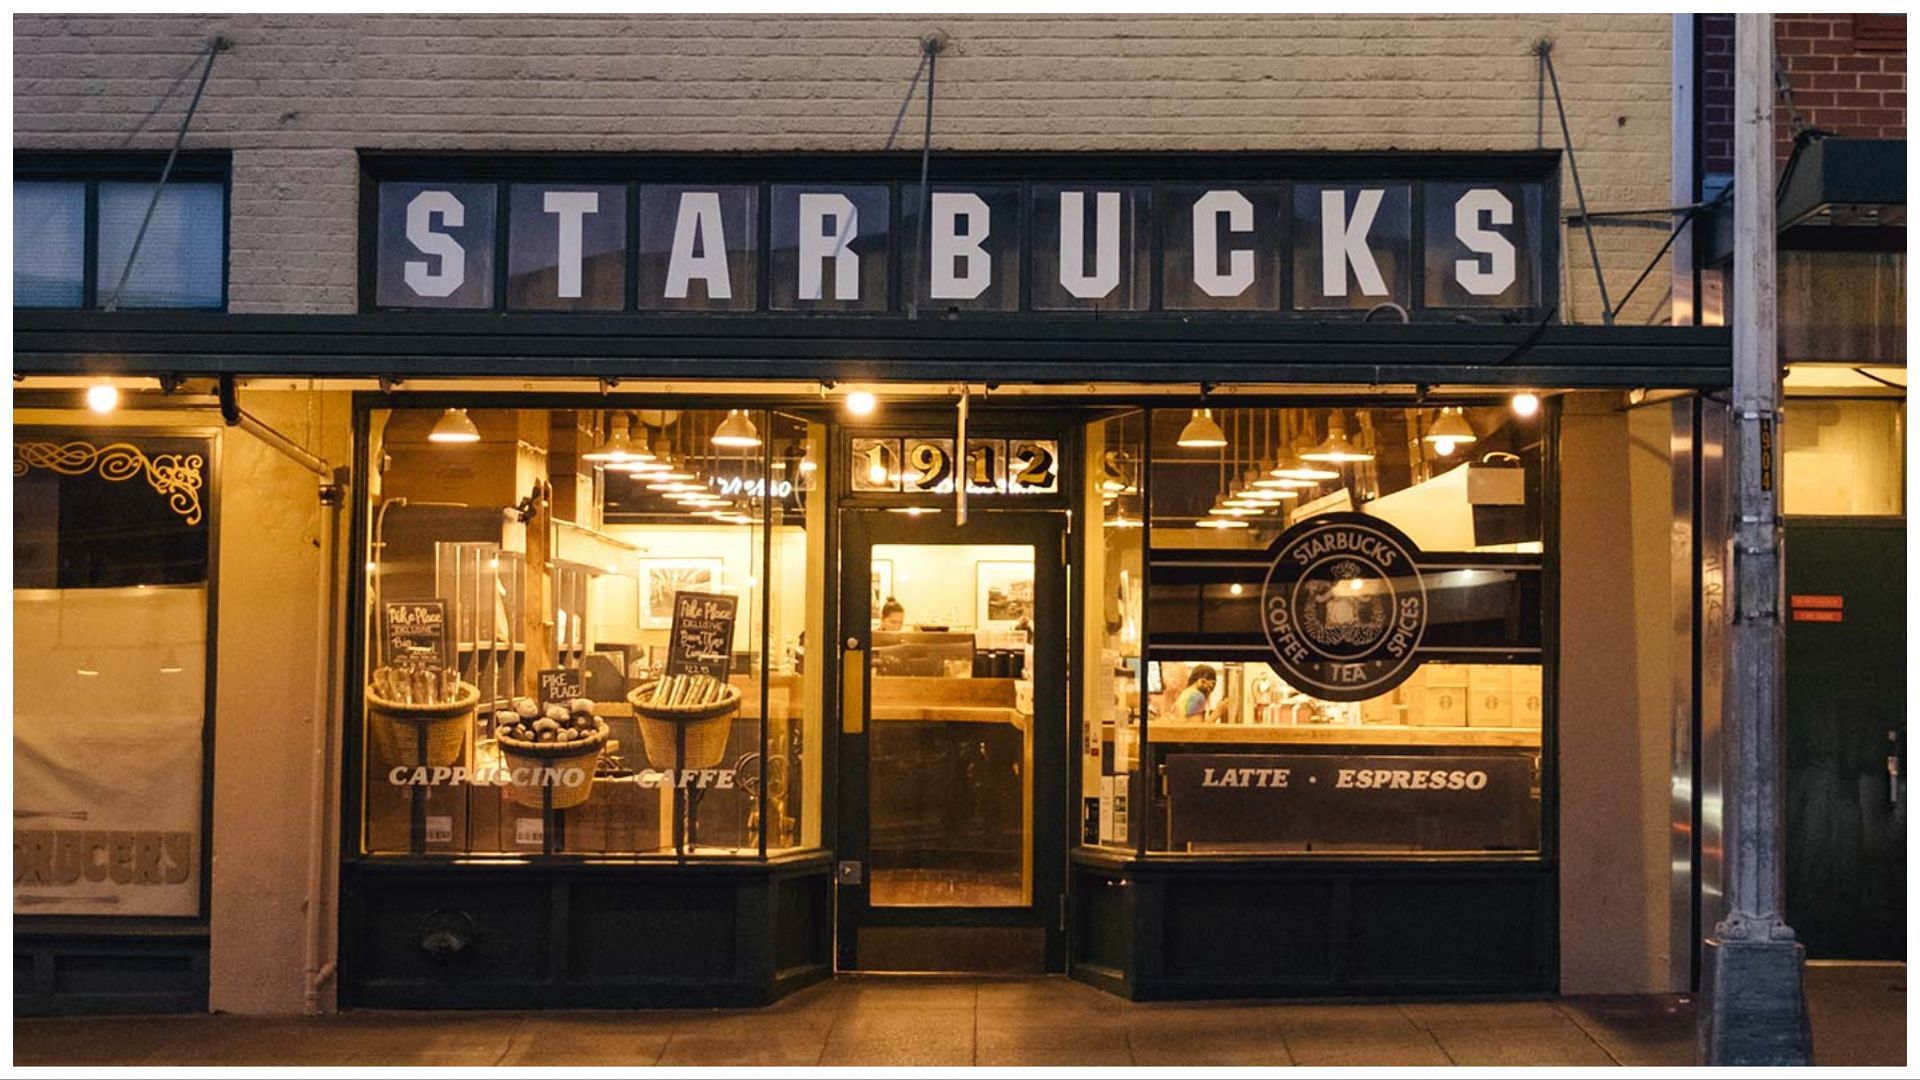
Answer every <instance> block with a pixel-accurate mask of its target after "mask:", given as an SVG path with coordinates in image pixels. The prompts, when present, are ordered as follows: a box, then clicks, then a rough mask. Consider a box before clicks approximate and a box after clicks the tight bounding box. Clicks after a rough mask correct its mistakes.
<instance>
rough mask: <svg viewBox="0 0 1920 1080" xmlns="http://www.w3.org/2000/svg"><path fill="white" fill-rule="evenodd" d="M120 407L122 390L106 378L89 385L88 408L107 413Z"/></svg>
mask: <svg viewBox="0 0 1920 1080" xmlns="http://www.w3.org/2000/svg"><path fill="white" fill-rule="evenodd" d="M119 407H120V391H119V390H118V389H117V388H115V387H114V385H113V384H112V383H110V382H108V381H106V380H105V379H102V380H100V381H99V382H97V383H94V384H93V385H92V386H89V387H87V408H89V409H92V410H93V411H94V412H97V413H101V414H106V413H110V412H112V411H113V410H115V409H117V408H119Z"/></svg>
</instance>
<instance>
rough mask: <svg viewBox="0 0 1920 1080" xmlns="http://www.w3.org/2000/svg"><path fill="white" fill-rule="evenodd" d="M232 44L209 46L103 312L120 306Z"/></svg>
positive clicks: (218, 40) (223, 42)
mask: <svg viewBox="0 0 1920 1080" xmlns="http://www.w3.org/2000/svg"><path fill="white" fill-rule="evenodd" d="M229 47H230V43H229V42H228V41H227V39H226V38H224V37H216V38H214V39H213V41H212V43H211V44H209V45H208V46H207V63H206V66H205V67H203V68H201V69H200V85H199V86H196V87H194V90H193V100H192V101H191V102H189V103H188V105H187V115H185V116H183V117H181V118H180V131H179V133H178V134H176V135H175V136H174V137H173V149H172V150H171V151H169V152H168V153H167V163H166V165H164V166H163V167H162V168H161V169H160V182H159V183H157V184H155V185H153V196H152V197H151V198H149V199H148V200H147V212H146V214H145V215H143V216H142V217H141V218H140V231H138V232H136V233H134V234H133V249H132V250H131V251H128V252H127V265H125V266H123V267H121V268H120V281H119V283H118V284H116V285H115V286H114V287H113V293H112V294H111V295H110V296H108V297H107V302H106V303H104V304H102V305H101V306H100V309H101V310H102V311H117V310H119V307H120V293H121V292H122V291H123V290H125V289H126V287H127V278H128V277H129V276H131V275H132V273H133V264H134V260H136V259H138V258H139V257H140V245H141V244H142V243H143V242H144V241H145V240H146V238H147V226H148V225H151V224H152V223H153V211H154V208H155V207H157V206H159V205H160V192H161V191H163V190H165V189H166V186H167V180H168V179H170V178H171V177H172V176H173V163H174V162H175V161H176V160H178V159H179V157H180V147H181V145H182V144H183V143H185V142H186V141H187V129H188V128H189V127H192V126H193V115H194V113H196V112H198V111H199V109H200V96H201V95H202V94H204V93H206V90H207V79H208V78H209V77H211V76H212V75H213V58H214V57H216V56H218V55H220V54H221V53H223V52H225V51H226V50H227V49H228V48H229Z"/></svg>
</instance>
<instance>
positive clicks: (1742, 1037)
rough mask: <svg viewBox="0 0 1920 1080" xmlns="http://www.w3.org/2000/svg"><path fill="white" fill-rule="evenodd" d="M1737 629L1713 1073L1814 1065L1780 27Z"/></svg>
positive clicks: (1763, 165)
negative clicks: (1801, 897) (1785, 615)
mask: <svg viewBox="0 0 1920 1080" xmlns="http://www.w3.org/2000/svg"><path fill="white" fill-rule="evenodd" d="M1733 85H1734V105H1733V113H1734V136H1733V160H1734V165H1733V168H1734V191H1735V197H1734V204H1733V220H1734V249H1733V417H1732V419H1733V429H1734V430H1733V439H1732V440H1731V446H1730V447H1729V450H1730V452H1731V453H1730V457H1731V459H1732V460H1731V465H1732V468H1733V477H1732V479H1733V484H1732V487H1733V503H1734V515H1735V516H1734V521H1733V529H1732V533H1733V568H1734V574H1733V578H1734V580H1733V588H1734V596H1733V605H1732V614H1733V626H1732V627H1731V633H1730V634H1729V641H1730V649H1729V651H1730V654H1731V655H1730V657H1729V663H1730V670H1729V672H1728V678H1727V695H1726V697H1727V706H1728V708H1727V713H1726V717H1725V737H1724V739H1723V746H1724V753H1725V755H1726V758H1725V763H1724V769H1725V771H1724V776H1725V777H1726V797H1725V800H1724V802H1723V809H1722V814H1723V815H1724V821H1723V826H1722V835H1723V836H1724V837H1725V842H1726V851H1725V856H1724V858H1725V866H1726V874H1725V890H1726V892H1725V911H1726V916H1725V917H1724V918H1722V919H1721V920H1720V921H1719V922H1718V923H1717V924H1715V926H1714V927H1713V931H1712V934H1711V936H1709V937H1708V938H1707V942H1706V956H1705V964H1704V965H1703V971H1702V977H1701V981H1702V987H1701V989H1702V991H1703V1000H1702V1001H1701V1004H1700V1013H1699V1052H1700V1062H1701V1064H1704V1065H1806V1064H1808V1063H1809V1062H1810V1061H1811V1059H1812V1038H1811V1035H1810V1033H1809V1031H1808V1027H1807V1008H1806V999H1805V996H1804V995H1803V994H1802V991H1801V983H1800V973H1801V962H1802V960H1803V959H1804V953H1805V950H1804V949H1803V948H1802V946H1801V945H1800V943H1799V942H1797V941H1795V940H1794V937H1793V931H1792V929H1790V928H1789V927H1788V926H1787V923H1786V919H1785V917H1784V912H1783V911H1782V908H1783V907H1784V904H1783V902H1782V901H1783V894H1784V891H1785V890H1784V888H1783V885H1782V880H1783V879H1782V876H1781V862H1782V858H1781V857H1782V854H1783V850H1784V846H1785V836H1786V833H1785V829H1784V828H1783V827H1782V824H1783V823H1782V817H1783V814H1782V807H1783V805H1784V801H1785V800H1784V798H1783V794H1784V788H1785V770H1784V769H1783V767H1782V765H1783V762H1782V754H1781V743H1782V731H1781V723H1780V701H1781V693H1780V682H1781V679H1780V675H1781V658H1782V654H1783V651H1784V646H1785V640H1786V639H1785V634H1784V633H1783V630H1782V625H1781V621H1780V619H1781V615H1780V606H1781V605H1780V585H1781V573H1780V549H1781V533H1780V517H1779V510H1780V490H1779V489H1780V485H1779V476H1780V471H1779V454H1778V442H1779V425H1780V365H1779V362H1778V358H1777V355H1776V352H1777V325H1778V324H1777V318H1776V317H1777V311H1776V297H1775V292H1776V281H1775V276H1774V274H1775V271H1774V241H1775V232H1774V175H1775V170H1774V151H1773V16H1771V15H1740V16H1738V17H1737V22H1736V23H1735V30H1734V74H1733Z"/></svg>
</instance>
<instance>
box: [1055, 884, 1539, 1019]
mask: <svg viewBox="0 0 1920 1080" xmlns="http://www.w3.org/2000/svg"><path fill="white" fill-rule="evenodd" d="M1557 903H1558V892H1557V887H1556V877H1555V874H1554V871H1553V869H1552V868H1551V867H1550V866H1548V865H1546V864H1544V863H1541V862H1537V861H1536V862H1520V861H1514V862H1496V861H1485V862H1479V861H1476V862H1471V863H1468V862H1461V861H1444V860H1429V861H1421V862H1374V863H1365V862H1340V863H1332V862H1319V863H1315V862H1307V861H1283V860H1271V859H1269V860H1259V859H1247V860H1214V859H1208V860H1200V859H1191V860H1189V859H1178V858H1166V859H1140V860H1135V859H1122V858H1112V857H1105V856H1088V855H1085V854H1083V855H1080V856H1076V858H1075V866H1074V911H1075V919H1076V922H1077V925H1076V927H1075V935H1074V945H1075V956H1074V959H1073V967H1072V973H1073V975H1074V977H1075V978H1078V979H1080V980H1081V981H1083V982H1087V983H1089V984H1091V985H1094V986H1098V987H1100V988H1102V989H1105V990H1108V991H1110V992H1113V993H1118V994H1122V995H1124V996H1126V997H1130V998H1133V999H1136V1000H1162V999H1196V998H1267V997H1288V998H1338V997H1366V996H1373V995H1383V994H1393V995H1420V996H1428V995H1431V996H1447V995H1513V994H1539V993H1549V992H1551V991H1552V990H1553V989H1554V987H1555V984H1556V981H1557V978H1558V974H1557V966H1558V965H1557V961H1558V936H1557V935H1558V910H1557Z"/></svg>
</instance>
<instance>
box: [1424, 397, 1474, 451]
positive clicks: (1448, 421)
mask: <svg viewBox="0 0 1920 1080" xmlns="http://www.w3.org/2000/svg"><path fill="white" fill-rule="evenodd" d="M1479 438H1480V436H1478V435H1476V434H1474V431H1473V425H1472V424H1469V423H1467V414H1466V410H1464V409H1462V408H1461V407H1460V406H1458V405H1449V406H1447V407H1446V408H1444V409H1441V410H1440V416H1439V418H1438V419H1436V420H1434V422H1433V427H1431V428H1428V429H1427V434H1426V440H1427V441H1428V442H1430V443H1433V444H1434V445H1435V446H1438V445H1439V444H1441V443H1443V442H1445V443H1451V444H1453V445H1456V446H1457V445H1459V444H1460V443H1470V442H1475V441H1477V440H1478V439H1479ZM1452 452H1453V451H1451V450H1442V451H1440V453H1441V454H1442V455H1446V454H1451V453H1452Z"/></svg>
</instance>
